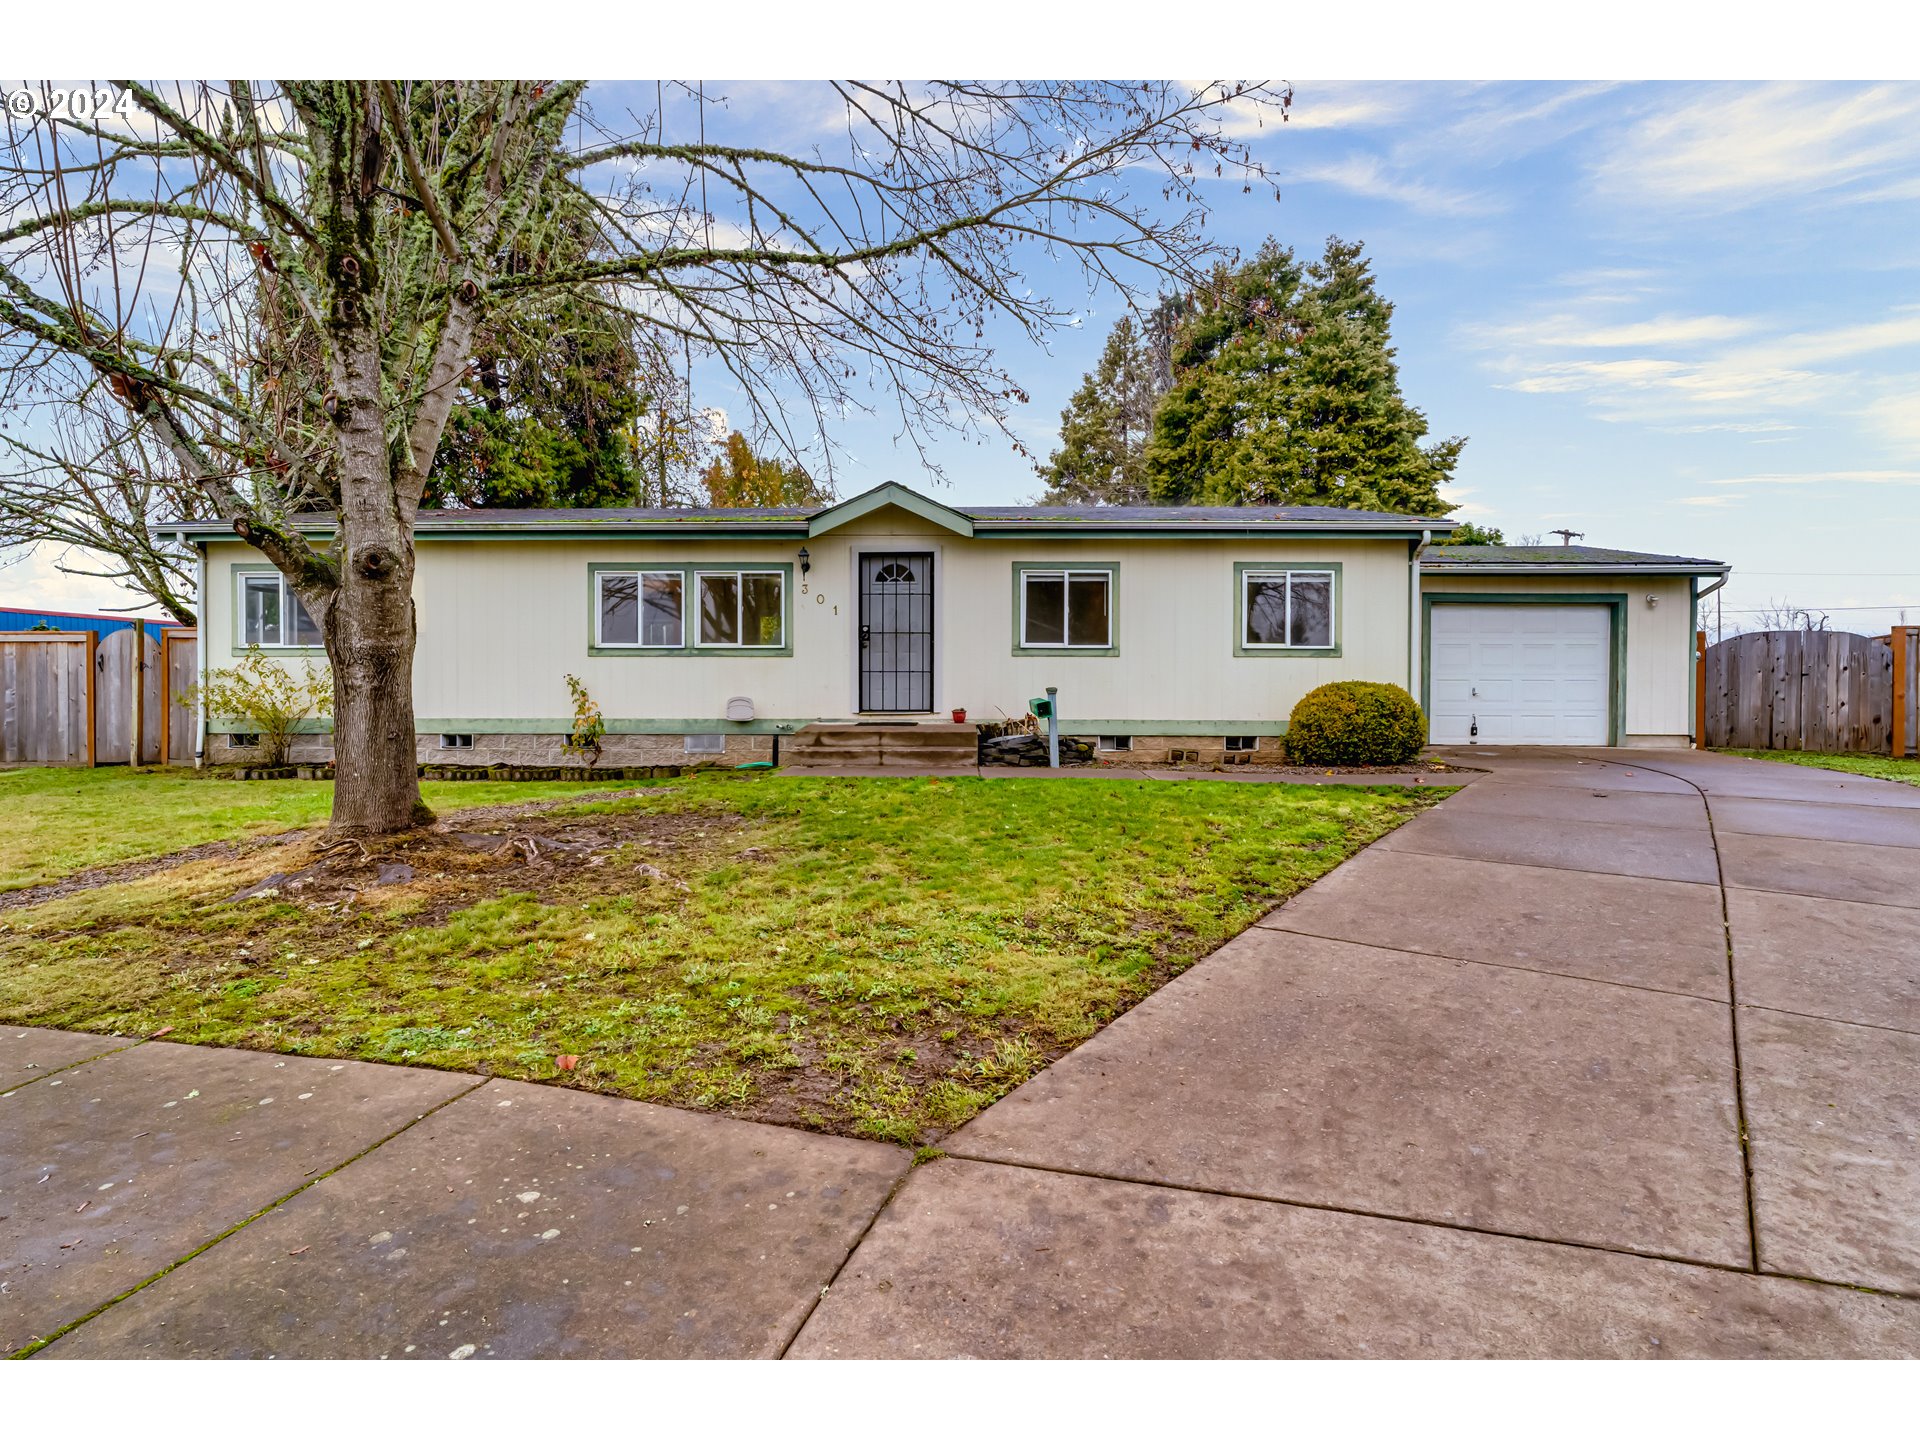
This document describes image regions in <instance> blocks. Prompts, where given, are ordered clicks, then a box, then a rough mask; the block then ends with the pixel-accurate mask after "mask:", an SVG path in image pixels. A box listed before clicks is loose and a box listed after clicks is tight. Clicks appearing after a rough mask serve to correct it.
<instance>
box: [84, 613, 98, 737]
mask: <svg viewBox="0 0 1920 1440" xmlns="http://www.w3.org/2000/svg"><path fill="white" fill-rule="evenodd" d="M84 633H85V635H86V637H87V638H86V639H85V640H84V641H83V642H82V644H83V645H84V646H85V648H86V652H87V768H88V769H89V770H91V769H92V768H93V767H94V766H96V765H98V764H99V763H100V756H99V753H98V751H97V748H96V737H97V732H98V728H99V722H98V717H97V716H96V715H95V713H94V708H93V707H94V704H95V702H96V701H97V699H98V696H99V692H98V691H97V690H96V689H95V686H94V681H95V678H96V676H97V674H98V671H99V665H100V660H99V655H98V651H99V649H100V634H99V632H98V631H97V630H88V631H86V632H84Z"/></svg>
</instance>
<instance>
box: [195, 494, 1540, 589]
mask: <svg viewBox="0 0 1920 1440" xmlns="http://www.w3.org/2000/svg"><path fill="white" fill-rule="evenodd" d="M909 493H910V492H909ZM856 498H860V497H856ZM847 503H849V504H851V503H852V502H851V501H849V502H847ZM928 503H930V504H937V503H938V502H928ZM900 508H901V509H903V510H904V509H908V508H910V507H908V506H906V505H904V504H902V505H901V506H900ZM821 513H822V514H825V513H827V512H825V511H822V512H821ZM863 513H871V511H868V512H863ZM915 513H916V514H918V513H919V512H917V511H916V512H915ZM953 513H954V514H955V515H958V516H959V518H960V519H961V520H963V521H965V522H966V523H967V525H968V526H969V528H968V529H966V530H964V531H954V533H956V534H961V535H965V536H969V537H971V538H973V539H976V540H996V541H998V540H1095V541H1099V540H1184V539H1194V540H1246V539H1263V540H1399V541H1402V542H1404V543H1408V544H1417V543H1418V542H1419V539H1420V535H1421V533H1422V531H1423V530H1431V529H1434V528H1437V527H1435V526H1434V525H1432V524H1431V523H1429V524H1427V525H1424V526H1423V525H1420V524H1417V523H1413V522H1409V523H1408V524H1406V525H1342V524H1339V523H1337V522H1333V523H1329V524H1324V525H1289V526H1279V525H1261V524H1235V523H1233V522H1231V521H1224V520H1223V521H1216V522H1208V523H1204V524H1197V525H1196V524H1183V525H1180V526H1178V527H1175V526H1148V525H1127V526H1120V525H1097V524H1088V525H1080V526H1075V525H1071V524H1055V523H1047V524H1036V523H1034V522H1032V521H1008V520H992V519H986V520H975V519H972V518H971V517H969V516H966V515H960V514H959V512H958V511H955V512H953ZM818 518H819V517H817V516H816V517H815V519H818ZM851 518H853V517H848V518H843V519H841V520H839V521H838V522H836V523H837V524H839V525H844V524H848V523H851ZM923 518H927V519H928V520H929V522H930V523H932V524H935V525H938V526H939V527H940V528H941V529H946V530H953V529H954V527H953V526H952V525H951V524H948V523H947V522H945V521H944V520H940V519H937V518H935V517H932V516H927V517H923ZM295 528H296V529H298V531H299V533H300V534H302V535H305V536H308V537H309V538H311V539H316V540H321V541H325V540H327V539H330V538H331V537H332V536H333V534H334V527H333V526H332V525H314V526H297V527H295ZM829 528H832V527H829ZM165 533H166V534H167V535H168V536H171V537H176V538H178V539H179V540H180V541H181V542H182V543H184V544H188V545H195V546H200V545H220V544H233V545H245V544H246V542H245V541H244V540H242V539H240V537H239V536H237V535H235V534H234V533H233V532H232V531H230V530H227V529H225V528H224V527H223V528H222V529H221V530H219V531H218V532H213V533H209V532H208V531H204V530H172V529H170V530H167V531H166V532H165ZM816 533H817V532H816V531H814V530H812V529H810V528H809V522H808V521H807V520H805V519H802V518H798V517H796V518H794V519H791V520H668V521H655V522H651V523H647V524H636V523H634V522H631V521H626V520H605V521H601V522H599V523H598V524H569V525H552V526H535V525H518V526H507V525H501V526H497V527H492V528H489V527H488V526H486V525H485V524H484V523H479V524H475V523H466V524H459V525H434V524H431V523H426V524H422V525H420V526H419V527H418V528H416V530H415V531H414V534H415V536H416V537H417V538H418V539H421V540H435V541H439V540H493V541H506V542H520V541H538V540H599V541H605V540H636V541H654V540H789V541H792V542H793V543H794V545H795V546H796V547H797V546H800V545H804V544H805V543H806V542H807V540H808V539H809V538H811V537H813V536H814V535H815V534H816ZM1474 573H1480V572H1477V571H1476V572H1474ZM1526 573H1529V574H1533V573H1539V571H1538V569H1537V567H1536V569H1534V570H1530V571H1528V572H1526Z"/></svg>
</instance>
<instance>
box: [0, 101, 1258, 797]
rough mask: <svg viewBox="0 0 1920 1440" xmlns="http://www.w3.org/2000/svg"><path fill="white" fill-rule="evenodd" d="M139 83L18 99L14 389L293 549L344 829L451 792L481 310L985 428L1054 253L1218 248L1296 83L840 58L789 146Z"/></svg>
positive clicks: (236, 527) (783, 427)
mask: <svg viewBox="0 0 1920 1440" xmlns="http://www.w3.org/2000/svg"><path fill="white" fill-rule="evenodd" d="M115 83H116V84H118V85H121V86H123V87H124V88H125V89H126V91H127V92H128V93H130V94H131V95H132V96H133V99H134V102H135V105H136V107H137V108H136V111H135V115H134V123H131V124H128V123H124V122H122V121H120V120H119V119H118V118H115V117H110V116H102V117H97V118H87V119H82V118H76V117H74V116H71V115H68V116H52V115H47V114H42V115H40V116H37V117H33V118H30V119H29V120H26V121H15V120H11V119H10V120H9V141H10V146H9V151H8V154H7V155H6V156H5V157H0V217H4V218H3V219H0V387H4V388H0V404H5V405H6V406H7V407H8V408H10V409H11V410H13V411H14V412H15V414H16V415H18V414H21V413H23V412H24V413H26V414H27V415H28V416H29V417H31V416H32V414H33V413H34V412H36V411H38V412H39V413H41V414H42V415H44V414H45V413H46V412H47V411H48V410H50V409H52V408H54V407H60V406H66V405H70V404H72V403H73V402H75V401H76V400H79V399H83V398H85V397H90V396H94V395H99V394H101V393H106V394H110V395H111V396H112V397H113V398H114V399H115V400H116V401H117V402H118V403H119V404H120V405H121V406H122V407H124V409H125V411H126V413H127V414H128V415H129V416H130V417H131V418H132V419H133V420H135V421H137V422H138V427H139V428H140V430H141V433H143V434H147V435H151V436H152V437H154V438H155V439H156V440H157V441H158V442H159V443H160V444H161V445H162V446H164V448H165V449H166V451H167V453H168V454H169V456H170V457H171V459H172V461H173V463H174V464H175V465H176V466H177V467H178V468H179V470H180V472H181V474H182V475H183V477H184V478H185V479H186V480H187V481H188V482H189V483H190V485H191V486H192V487H193V489H194V490H195V491H196V492H197V493H198V495H199V496H200V497H202V498H203V499H204V502H205V504H206V505H207V506H208V507H209V508H210V509H211V510H212V511H213V513H215V514H216V515H218V517H219V518H220V519H221V520H223V521H225V522H226V523H227V524H229V525H230V526H231V527H232V528H233V531H234V533H235V534H236V535H238V536H240V537H241V538H242V539H244V540H246V541H247V542H249V543H250V544H252V545H254V546H256V547H257V548H258V549H259V550H260V551H261V552H262V553H263V554H265V555H266V556H267V557H268V558H269V559H270V560H272V561H273V563H274V564H275V565H276V566H277V567H278V568H279V569H280V570H281V571H282V572H283V573H284V574H285V575H286V576H287V578H288V580H289V582H290V583H291V585H292V587H293V589H294V590H295V591H296V593H297V594H298V595H299V596H300V598H301V600H302V602H303V603H304V604H305V606H306V608H307V610H308V611H309V612H310V613H311V614H312V616H313V617H314V619H315V621H316V622H317V623H318V624H319V626H320V629H321V632H322V635H323V638H324V643H325V647H326V652H327V658H328V661H329V663H330V665H331V669H332V674H333V683H334V688H335V704H334V745H335V752H336V758H337V774H338V777H339V783H338V785H337V787H336V790H335V795H334V811H333V824H334V827H335V829H336V830H337V831H339V832H342V833H356V832H363V833H364V832H382V831H389V830H394V829H399V828H404V827H406V826H408V825H410V824H413V823H416V822H418V821H419V820H420V819H422V818H424V816H425V813H426V812H425V810H424V807H423V806H422V805H421V803H420V797H419V788H418V785H417V783H416V780H415V760H414V731H413V713H412V698H411V677H412V663H413V650H414V617H413V604H412V584H413V574H414V545H413V525H414V518H415V514H416V511H417V509H418V506H419V502H420V496H421V490H422V483H423V480H424V478H425V476H426V474H427V472H428V469H429V468H430V466H431V464H432V461H433V457H434V453H435V449H436V447H437V445H438V443H439V440H440V436H441V433H442V430H443V428H444V426H445V424H446V422H447V416H448V411H449V408H450V407H451V405H452V404H453V402H454V396H455V393H456V390H457V389H458V388H459V385H460V382H461V379H462V377H463V376H464V375H465V374H466V372H467V369H468V367H469V364H470V361H471V356H472V353H473V346H474V337H475V332H476V329H477V327H478V326H480V325H481V324H482V322H483V321H485V320H488V319H497V318H499V317H501V316H503V315H507V314H510V313H511V312H512V311H513V310H514V309H515V307H518V306H521V305H530V304H531V303H532V302H533V301H534V300H535V299H536V298H537V297H539V296H541V295H542V294H543V293H546V294H548V295H550V294H551V293H552V292H553V291H555V290H557V289H560V288H563V287H564V288H570V289H573V290H575V291H578V292H580V293H582V294H594V295H597V296H599V297H601V298H602V300H603V301H604V302H605V303H608V304H612V305H616V306H619V307H621V308H622V309H624V310H626V311H628V312H629V313H631V314H632V315H634V316H635V317H636V318H638V319H639V320H641V321H642V322H644V324H645V325H646V326H647V327H648V328H649V329H650V331H651V332H652V333H654V334H656V335H659V336H663V337H673V338H674V339H677V340H678V341H680V342H681V343H682V344H684V345H685V346H688V347H691V348H694V349H697V350H698V351H699V352H701V353H702V354H704V355H707V356H712V357H717V358H718V359H719V360H720V361H721V362H722V363H724V364H725V365H726V366H727V367H728V368H729V369H730V370H731V372H732V373H733V374H734V375H735V376H736V377H738V378H739V379H740V381H741V382H742V383H743V386H744V389H745V391H746V393H747V394H748V395H749V396H750V397H751V403H752V404H753V405H754V406H755V407H756V410H757V413H756V414H755V416H754V417H753V421H754V426H755V428H756V429H760V430H763V431H765V432H767V433H769V434H771V435H774V436H778V437H781V438H783V439H784V440H785V441H786V442H788V444H789V447H790V448H792V449H794V450H796V451H797V450H799V449H800V448H802V446H801V445H800V443H799V442H801V441H802V440H805V441H808V442H812V441H813V440H814V438H815V436H817V435H826V434H827V433H828V431H829V428H830V426H829V422H830V421H832V420H833V419H835V418H837V417H838V416H839V415H840V414H841V413H843V412H844V411H845V410H846V409H847V408H849V407H853V406H858V405H860V404H861V403H862V391H863V389H864V390H866V392H867V394H869V395H872V396H877V397H884V400H885V403H887V404H888V405H890V406H892V407H893V408H894V410H895V411H896V413H897V414H898V416H899V420H900V424H901V428H902V431H903V433H905V434H906V435H908V436H911V437H916V438H917V437H920V436H923V435H925V434H926V433H927V432H928V430H929V429H930V428H931V427H936V426H950V425H958V426H961V427H963V428H965V427H987V428H991V427H994V426H996V425H1000V424H1001V423H1002V422H1003V418H1004V416H1005V415H1006V413H1007V410H1008V407H1009V405H1010V404H1011V403H1013V402H1015V401H1016V400H1018V399H1019V398H1021V397H1020V396H1019V393H1018V387H1017V386H1016V385H1015V384H1014V383H1013V381H1012V380H1011V379H1010V378H1009V377H1008V375H1007V374H1006V373H1005V371H1004V369H1003V368H1002V367H1001V366H1000V365H998V364H996V363H995V358H994V355H993V353H992V351H991V348H990V346H989V344H988V342H987V327H988V325H989V323H991V322H995V321H998V322H1000V323H1006V322H1009V321H1010V322H1011V323H1012V324H1013V325H1014V326H1016V327H1018V328H1019V329H1021V330H1024V331H1025V332H1026V333H1027V334H1029V335H1032V336H1036V337H1037V336H1039V335H1041V334H1043V333H1044V332H1046V331H1047V330H1048V329H1049V328H1050V327H1052V326H1053V325H1054V324H1056V323H1058V322H1060V321H1062V320H1064V319H1065V318H1066V317H1067V315H1068V313H1069V311H1068V309H1067V307H1066V306H1064V305H1063V304H1062V303H1061V302H1058V301H1056V300H1054V299H1052V298H1050V297H1049V296H1047V295H1046V294H1044V293H1041V292H1040V291H1039V290H1037V289H1035V288H1032V287H1031V285H1030V282H1029V280H1028V278H1027V270H1026V268H1025V267H1026V264H1027V262H1028V261H1029V260H1039V261H1046V262H1053V261H1062V260H1064V261H1068V262H1071V263H1072V264H1074V265H1076V266H1077V267H1078V271H1079V273H1080V274H1081V275H1082V276H1083V277H1084V278H1085V279H1086V280H1087V281H1088V282H1089V283H1090V284H1094V285H1112V286H1117V287H1119V288H1121V289H1122V290H1125V291H1127V292H1128V293H1129V294H1132V293H1134V292H1135V290H1136V288H1137V287H1144V286H1145V285H1149V284H1151V285H1154V286H1158V285H1160V284H1163V283H1165V282H1166V281H1167V280H1168V279H1171V280H1172V281H1173V282H1174V283H1175V284H1191V283H1192V282H1193V281H1194V280H1195V279H1197V277H1198V275H1199V273H1200V270H1201V269H1202V268H1203V266H1204V265H1205V264H1206V263H1208V262H1209V261H1210V260H1211V259H1212V258H1214V253H1215V247H1214V246H1212V245H1211V244H1210V243H1209V242H1208V240H1207V237H1206V235H1205V232H1204V224H1205V214H1206V207H1205V204H1204V203H1203V198H1202V191H1203V188H1204V187H1205V186H1208V185H1215V184H1229V185H1238V186H1242V187H1251V186H1252V185H1254V184H1256V183H1264V180H1263V177H1262V174H1261V172H1260V170H1259V167H1258V166H1257V164H1256V163H1255V162H1254V161H1253V160H1252V158H1251V156H1250V155H1249V153H1248V152H1247V150H1246V149H1245V147H1244V145H1243V144H1242V143H1241V142H1240V141H1239V140H1238V139H1236V138H1235V137H1236V136H1237V135H1238V134H1240V133H1243V132H1244V130H1245V129H1246V128H1247V127H1249V126H1251V125H1254V124H1258V123H1264V122H1265V121H1266V120H1267V119H1270V118H1279V117H1281V116H1283V115H1284V113H1285V107H1286V104H1287V101H1288V98H1289V97H1288V94H1287V92H1285V91H1284V90H1279V89H1275V88H1273V87H1270V86H1265V85H1251V84H1227V83H1211V84H1206V85H1201V86H1197V87H1194V86H1187V85H1180V84H1170V83H1161V82H1148V83H1110V84H1109V83H1081V82H1042V83H1007V84H978V83H968V82H940V83H935V84H925V85H915V84H908V83H905V82H888V83H884V84H865V83H853V82H834V83H832V84H831V88H830V94H831V97H832V100H833V103H834V105H835V107H836V110H835V113H836V114H837V115H838V116H839V117H840V118H839V119H838V121H837V122H836V125H835V127H834V129H833V132H832V133H831V134H830V135H827V136H823V137H822V138H821V139H820V141H819V143H817V144H815V145H812V146H810V147H808V148H806V149H804V150H796V153H792V154H786V153H780V152H776V151H772V150H767V149H761V148H755V147H751V146H743V145H739V144H729V143H720V142H718V141H710V140H708V139H707V138H706V137H705V135H704V133H702V134H701V135H700V136H699V137H698V138H696V139H693V140H684V139H680V138H677V137H676V138H669V137H668V135H667V134H666V127H665V125H664V124H663V123H661V120H660V117H659V116H658V115H655V116H651V117H647V118H645V119H636V120H634V121H633V122H632V123H631V125H630V126H628V127H626V128H624V129H614V128H610V127H608V126H604V125H602V124H600V123H599V122H597V121H596V119H595V117H594V116H593V114H592V112H591V110H590V109H589V107H588V105H587V103H586V87H585V85H584V83H582V82H575V81H551V82H545V83H533V82H490V81H489V82H467V81H445V82H443V81H403V82H389V81H379V82H359V81H313V82H309V81H283V82H277V83H273V84H256V83H253V82H246V81H237V80H236V81H226V82H219V83H212V82H208V83H199V84H191V85H175V86H169V87H156V86H149V85H143V84H139V83H136V82H132V81H125V82H115ZM686 93H687V94H689V95H690V96H692V97H693V98H695V99H696V100H699V101H700V102H701V103H702V104H703V105H704V96H702V95H700V94H699V92H697V91H693V90H689V91H687V92H686ZM703 114H704V111H703ZM702 131H703V132H704V126H703V127H702ZM1143 191H1144V192H1149V193H1147V194H1145V196H1144V198H1143V196H1142V193H1141V192H1143ZM582 233H585V234H586V235H587V236H588V237H589V238H588V240H587V241H586V242H585V243H584V244H583V243H582V241H581V239H580V237H581V235H582ZM33 423H34V422H33V421H32V420H31V418H29V421H28V424H29V426H30V427H31V425H32V424H33ZM42 423H44V422H42ZM315 511H324V512H327V514H328V515H330V516H331V517H332V521H331V524H332V527H333V528H332V533H331V537H330V538H328V539H326V540H325V541H324V542H322V543H316V542H315V541H314V540H312V539H310V538H309V536H308V534H307V533H306V530H307V529H309V528H311V526H310V524H303V522H302V520H301V516H302V515H303V514H307V515H308V516H309V517H310V516H311V513H312V512H315Z"/></svg>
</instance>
